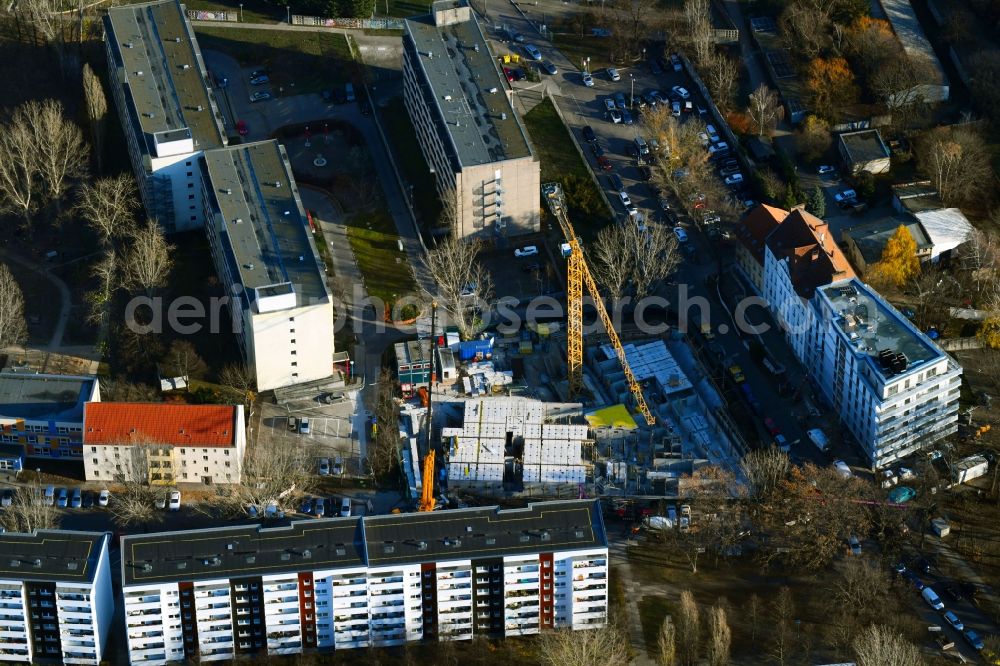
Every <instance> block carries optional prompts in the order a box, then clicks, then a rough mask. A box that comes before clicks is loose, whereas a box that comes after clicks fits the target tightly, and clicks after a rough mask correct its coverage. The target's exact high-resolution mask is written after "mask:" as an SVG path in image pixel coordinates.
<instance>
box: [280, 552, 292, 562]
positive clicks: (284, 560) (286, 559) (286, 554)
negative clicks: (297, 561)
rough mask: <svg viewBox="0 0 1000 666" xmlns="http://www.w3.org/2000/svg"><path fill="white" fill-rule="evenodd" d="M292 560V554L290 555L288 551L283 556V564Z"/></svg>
mask: <svg viewBox="0 0 1000 666" xmlns="http://www.w3.org/2000/svg"><path fill="white" fill-rule="evenodd" d="M290 559H292V554H291V553H289V552H288V551H287V550H286V551H285V552H283V553H282V554H281V561H282V562H287V561H288V560H290Z"/></svg>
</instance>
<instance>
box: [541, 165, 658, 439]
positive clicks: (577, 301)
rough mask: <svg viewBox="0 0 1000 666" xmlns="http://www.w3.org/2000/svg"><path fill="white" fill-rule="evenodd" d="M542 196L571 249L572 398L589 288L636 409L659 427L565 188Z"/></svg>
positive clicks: (551, 188) (546, 188) (577, 385)
mask: <svg viewBox="0 0 1000 666" xmlns="http://www.w3.org/2000/svg"><path fill="white" fill-rule="evenodd" d="M542 194H543V195H544V196H545V201H546V202H547V203H548V205H549V210H550V211H552V215H553V216H554V217H555V218H556V219H557V220H559V226H560V227H562V232H563V235H564V236H566V242H567V243H568V244H569V248H570V254H569V257H568V261H567V265H568V268H567V274H568V278H569V279H568V282H569V284H568V290H567V295H566V306H567V310H568V311H569V312H568V313H567V321H568V325H567V328H568V329H569V330H568V331H567V357H568V360H569V393H570V396H575V395H579V394H580V392H581V391H582V389H583V286H584V284H586V285H587V291H588V292H589V293H590V296H591V298H593V299H594V307H595V308H596V309H597V314H598V316H600V318H601V322H602V323H603V324H604V328H605V329H606V330H607V332H608V337H610V338H611V345H612V346H613V347H614V348H615V353H616V354H617V355H618V361H619V362H620V363H621V364H622V370H624V371H625V380H626V381H627V382H628V386H629V389H630V390H631V391H632V396H633V397H634V398H635V404H636V407H637V408H638V410H639V412H640V413H641V414H642V416H643V418H645V419H646V423H648V424H649V425H653V424H654V423H656V418H655V417H654V416H653V414H652V413H651V412H650V411H649V407H648V406H647V405H646V399H645V398H644V397H643V395H642V387H641V386H639V382H637V381H636V379H635V375H634V374H633V373H632V368H630V367H629V364H628V359H627V358H626V356H625V349H624V348H623V347H622V341H621V338H619V337H618V332H617V331H615V327H614V324H613V323H612V321H611V317H610V316H609V315H608V311H607V309H606V308H605V307H604V301H603V300H602V299H601V292H600V291H599V290H598V289H597V282H596V281H595V280H594V276H593V275H591V274H590V268H589V267H588V266H587V261H586V259H584V258H583V250H582V249H581V247H580V241H579V239H577V237H576V231H575V230H574V229H573V225H572V224H570V221H569V217H568V216H567V214H566V201H565V199H564V198H563V191H562V186H561V185H560V184H559V183H546V184H544V185H542ZM623 259H624V258H623Z"/></svg>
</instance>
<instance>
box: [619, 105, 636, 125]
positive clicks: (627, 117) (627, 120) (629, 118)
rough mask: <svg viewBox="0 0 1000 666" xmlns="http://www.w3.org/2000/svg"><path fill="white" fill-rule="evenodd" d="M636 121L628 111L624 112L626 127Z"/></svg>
mask: <svg viewBox="0 0 1000 666" xmlns="http://www.w3.org/2000/svg"><path fill="white" fill-rule="evenodd" d="M633 122H634V121H633V120H632V114H631V113H629V110H628V109H625V110H624V111H622V123H623V124H625V125H631V124H632V123H633Z"/></svg>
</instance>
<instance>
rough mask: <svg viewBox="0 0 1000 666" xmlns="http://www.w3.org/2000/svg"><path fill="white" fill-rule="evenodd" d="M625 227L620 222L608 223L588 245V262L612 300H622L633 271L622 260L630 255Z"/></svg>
mask: <svg viewBox="0 0 1000 666" xmlns="http://www.w3.org/2000/svg"><path fill="white" fill-rule="evenodd" d="M624 229H625V227H624V226H622V225H620V224H612V225H608V226H606V227H604V228H603V229H601V230H600V231H599V232H598V234H597V239H596V240H595V241H594V242H593V243H591V244H590V245H588V246H587V264H588V265H589V266H590V270H591V272H592V273H593V274H594V278H596V279H597V281H598V282H599V283H600V284H601V286H602V287H603V288H604V290H603V291H604V293H605V294H607V295H608V297H610V298H611V299H612V301H617V300H620V299H621V297H622V296H624V295H625V289H626V288H627V287H628V281H629V277H630V276H631V273H632V266H631V265H630V264H629V262H627V261H623V260H622V258H623V257H625V256H627V255H628V250H627V249H626V238H625V232H624Z"/></svg>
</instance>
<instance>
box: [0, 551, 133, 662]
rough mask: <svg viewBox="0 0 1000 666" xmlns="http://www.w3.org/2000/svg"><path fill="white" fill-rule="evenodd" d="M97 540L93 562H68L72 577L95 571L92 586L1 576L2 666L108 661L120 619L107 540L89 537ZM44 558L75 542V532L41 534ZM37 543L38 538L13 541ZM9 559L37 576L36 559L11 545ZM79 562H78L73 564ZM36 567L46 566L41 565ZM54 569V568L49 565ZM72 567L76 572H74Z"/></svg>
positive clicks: (54, 579) (6, 554) (81, 582)
mask: <svg viewBox="0 0 1000 666" xmlns="http://www.w3.org/2000/svg"><path fill="white" fill-rule="evenodd" d="M86 534H87V536H88V537H89V538H91V539H93V543H92V544H88V545H90V546H91V547H92V550H91V551H90V553H89V554H90V555H91V556H92V557H90V558H87V557H81V558H79V559H76V558H68V559H67V562H66V563H65V564H64V566H66V569H65V570H67V571H82V570H83V567H84V566H87V567H89V566H93V567H94V568H93V572H92V573H93V577H92V578H90V579H89V580H86V579H84V577H81V579H80V580H68V579H60V578H62V577H60V576H52V580H46V579H45V576H44V573H42V574H41V575H40V576H39V577H38V578H37V579H36V578H30V579H18V578H14V577H12V576H11V575H10V573H11V572H10V571H9V568H8V567H6V566H4V567H3V569H4V570H5V572H4V573H3V574H0V662H12V663H32V664H33V663H38V662H40V661H42V660H55V661H56V662H61V663H63V664H91V665H93V666H97V665H98V664H100V663H101V659H102V657H103V656H104V649H105V647H106V645H107V641H108V636H109V635H110V632H111V622H112V619H113V617H114V593H113V591H112V589H111V567H110V556H109V553H108V537H107V535H103V534H101V535H93V534H89V533H86ZM36 535H38V536H39V537H41V540H40V541H39V542H38V546H39V551H40V554H41V552H42V551H44V550H47V549H49V548H60V544H59V542H60V541H63V540H73V539H74V538H75V537H74V536H73V533H72V532H57V531H47V532H44V533H36ZM12 536H14V537H16V538H20V537H25V538H26V539H32V538H33V537H34V536H35V535H17V534H15V535H12ZM5 545H6V546H7V550H6V551H5V552H4V555H3V557H4V558H5V559H7V558H11V557H13V558H15V559H16V560H17V561H19V562H21V563H22V564H21V565H19V567H18V568H20V567H21V566H23V567H24V570H23V573H24V574H25V575H26V576H30V575H31V574H32V570H33V569H34V567H32V565H31V563H30V562H29V561H27V558H28V557H31V556H30V555H24V554H21V553H19V551H18V550H17V546H16V544H15V545H12V544H11V541H9V540H8V541H7V543H6V544H5ZM73 559H76V562H73ZM35 561H36V562H38V561H40V560H35ZM46 566H48V563H46ZM69 567H75V568H72V569H70V568H69Z"/></svg>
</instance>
